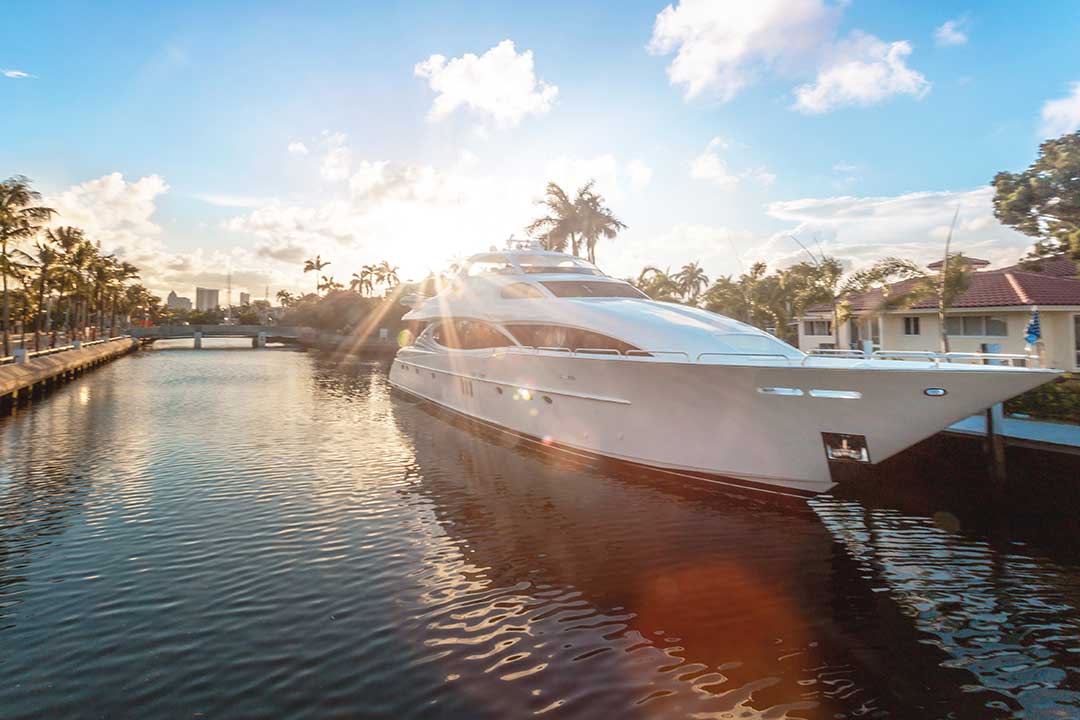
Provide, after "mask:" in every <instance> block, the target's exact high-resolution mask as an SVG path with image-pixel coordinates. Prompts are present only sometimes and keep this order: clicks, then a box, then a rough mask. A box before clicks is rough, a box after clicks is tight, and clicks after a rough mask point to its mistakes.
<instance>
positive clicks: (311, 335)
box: [129, 325, 318, 348]
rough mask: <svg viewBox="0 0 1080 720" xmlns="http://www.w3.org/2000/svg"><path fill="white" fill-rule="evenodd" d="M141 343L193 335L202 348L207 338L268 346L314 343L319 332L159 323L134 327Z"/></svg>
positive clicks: (306, 329) (276, 327) (132, 333)
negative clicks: (249, 340) (275, 343)
mask: <svg viewBox="0 0 1080 720" xmlns="http://www.w3.org/2000/svg"><path fill="white" fill-rule="evenodd" d="M129 332H130V333H131V336H132V337H133V338H136V339H137V340H139V341H141V342H154V341H155V340H172V339H177V338H192V339H193V340H194V341H195V347H197V348H201V347H202V341H203V338H211V337H215V338H217V337H223V338H251V346H252V347H266V343H268V342H287V343H297V342H303V343H313V342H314V341H315V340H316V339H317V336H318V333H317V332H316V331H315V330H313V329H311V328H307V327H280V326H276V325H159V326H156V327H134V328H131V330H130V331H129Z"/></svg>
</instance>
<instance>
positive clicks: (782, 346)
mask: <svg viewBox="0 0 1080 720" xmlns="http://www.w3.org/2000/svg"><path fill="white" fill-rule="evenodd" d="M719 339H720V341H721V342H722V343H723V345H724V348H723V349H722V350H718V351H717V352H719V353H721V354H723V353H746V354H747V355H782V356H783V357H786V358H801V357H802V356H803V353H802V352H801V351H800V350H798V349H796V348H793V347H792V346H790V345H788V344H787V343H785V342H783V341H781V340H777V339H776V338H774V337H773V336H771V335H757V334H751V333H731V334H724V335H720V336H719Z"/></svg>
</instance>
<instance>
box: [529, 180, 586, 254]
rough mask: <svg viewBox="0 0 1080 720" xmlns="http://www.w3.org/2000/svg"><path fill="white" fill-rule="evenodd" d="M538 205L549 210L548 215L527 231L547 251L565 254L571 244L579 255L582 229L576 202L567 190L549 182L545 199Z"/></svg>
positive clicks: (536, 221)
mask: <svg viewBox="0 0 1080 720" xmlns="http://www.w3.org/2000/svg"><path fill="white" fill-rule="evenodd" d="M538 204H540V205H543V206H544V207H545V208H547V215H544V216H543V217H539V218H537V219H536V220H533V221H532V222H531V223H529V225H528V226H527V227H526V228H525V231H526V232H527V233H529V235H532V236H534V237H537V239H539V240H540V243H541V244H542V245H543V246H544V249H545V250H556V251H559V252H565V251H566V244H567V242H569V243H570V248H571V252H572V253H573V254H574V255H577V254H578V245H579V243H580V242H581V227H580V222H579V221H578V211H577V206H576V204H575V203H574V201H573V200H571V199H570V196H569V195H567V194H566V191H565V190H563V189H562V188H561V187H559V186H558V185H557V184H555V183H553V182H549V183H548V184H547V190H546V191H545V192H544V199H543V200H540V201H538Z"/></svg>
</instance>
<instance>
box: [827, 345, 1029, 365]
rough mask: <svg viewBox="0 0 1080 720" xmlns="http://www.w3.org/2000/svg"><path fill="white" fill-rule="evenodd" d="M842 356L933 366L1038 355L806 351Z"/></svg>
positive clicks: (1011, 360)
mask: <svg viewBox="0 0 1080 720" xmlns="http://www.w3.org/2000/svg"><path fill="white" fill-rule="evenodd" d="M811 356H818V357H842V358H865V359H874V360H921V361H924V362H930V363H933V364H934V365H935V366H937V365H940V364H941V363H942V362H948V363H951V362H969V363H981V364H984V365H987V364H999V363H1001V364H1003V363H1009V364H1010V365H1014V366H1016V365H1017V364H1018V363H1024V364H1030V363H1032V362H1036V361H1038V359H1039V357H1038V355H1030V354H1023V353H984V352H947V353H943V352H935V351H933V350H875V351H874V352H872V353H871V354H869V355H867V354H866V353H865V352H863V351H862V350H855V349H851V350H847V349H843V348H839V349H834V348H814V349H813V350H810V351H809V352H808V353H807V357H811Z"/></svg>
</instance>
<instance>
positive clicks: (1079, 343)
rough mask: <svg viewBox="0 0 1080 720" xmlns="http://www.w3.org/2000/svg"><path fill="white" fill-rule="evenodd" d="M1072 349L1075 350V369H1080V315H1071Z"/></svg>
mask: <svg viewBox="0 0 1080 720" xmlns="http://www.w3.org/2000/svg"><path fill="white" fill-rule="evenodd" d="M1073 348H1074V349H1075V350H1076V367H1078V368H1080V315H1073Z"/></svg>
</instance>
